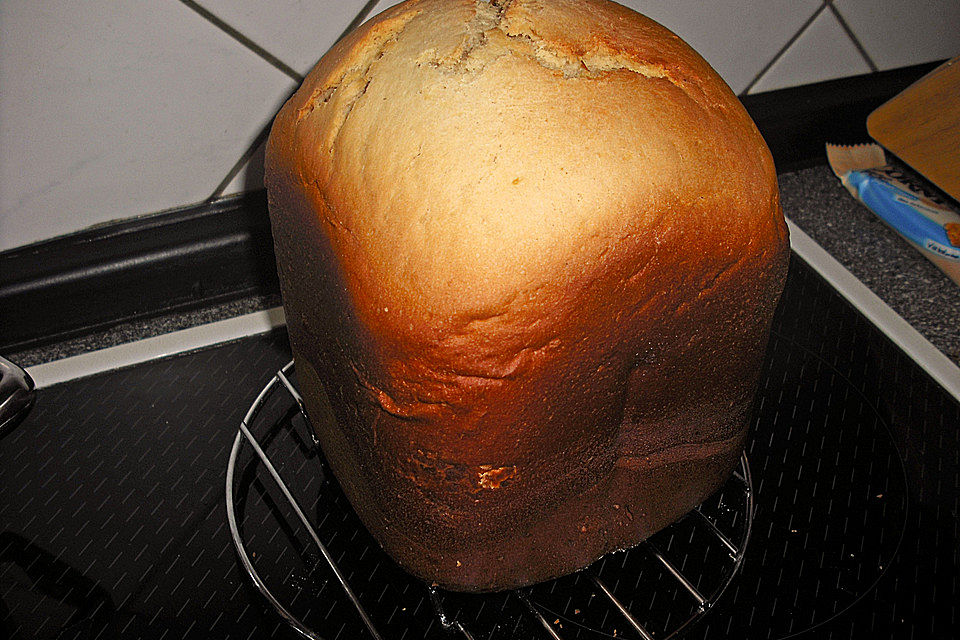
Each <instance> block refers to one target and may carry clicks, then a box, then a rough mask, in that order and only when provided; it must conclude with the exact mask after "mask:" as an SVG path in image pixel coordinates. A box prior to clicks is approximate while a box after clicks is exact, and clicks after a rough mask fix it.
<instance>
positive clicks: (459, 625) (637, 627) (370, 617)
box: [226, 361, 754, 640]
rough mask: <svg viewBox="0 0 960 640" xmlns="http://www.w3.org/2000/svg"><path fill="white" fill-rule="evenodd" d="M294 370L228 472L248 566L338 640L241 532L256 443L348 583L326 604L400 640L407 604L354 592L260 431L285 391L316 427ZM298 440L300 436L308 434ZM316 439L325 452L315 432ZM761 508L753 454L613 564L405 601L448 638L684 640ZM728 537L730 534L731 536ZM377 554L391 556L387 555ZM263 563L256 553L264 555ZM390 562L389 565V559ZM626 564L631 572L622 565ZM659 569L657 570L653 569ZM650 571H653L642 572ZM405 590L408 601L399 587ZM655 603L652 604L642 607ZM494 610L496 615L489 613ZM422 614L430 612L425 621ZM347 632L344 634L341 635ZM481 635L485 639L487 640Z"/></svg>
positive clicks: (238, 444) (274, 388) (253, 414)
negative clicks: (290, 594) (511, 611)
mask: <svg viewBox="0 0 960 640" xmlns="http://www.w3.org/2000/svg"><path fill="white" fill-rule="evenodd" d="M293 370H294V363H293V361H291V362H289V363H287V364H286V365H285V366H284V367H283V368H282V369H280V370H279V371H277V373H276V374H275V375H274V376H273V377H272V378H271V379H270V381H269V382H268V383H267V384H266V386H265V387H264V388H263V390H262V391H261V392H260V394H259V395H258V396H257V398H256V400H254V402H253V404H252V405H251V406H250V408H249V409H248V411H247V413H246V415H245V417H244V418H243V421H242V422H241V424H240V428H239V430H238V432H237V435H236V438H235V439H234V443H233V447H232V449H231V451H230V456H229V459H228V463H227V474H226V508H227V520H228V524H229V527H230V533H231V535H232V537H233V542H234V546H235V547H236V551H237V554H238V558H239V560H240V563H241V564H242V566H243V568H244V569H245V571H246V572H247V574H248V575H249V576H250V579H251V580H252V581H253V584H254V585H255V586H256V587H257V589H258V590H259V591H260V593H262V594H263V596H264V597H265V598H266V599H267V601H268V602H269V603H270V604H271V605H272V606H273V607H274V608H275V609H276V611H277V612H278V613H279V615H280V616H281V617H282V618H283V619H284V620H285V621H286V622H287V623H288V624H289V625H290V626H291V627H292V628H293V629H294V630H295V631H297V632H298V633H299V634H300V635H301V636H303V637H305V638H312V639H317V640H330V636H329V635H326V636H325V635H321V633H320V632H318V631H317V629H316V628H314V627H312V626H311V625H310V624H308V623H307V622H306V621H305V620H303V619H301V616H299V615H296V614H295V613H294V612H292V611H291V607H290V603H289V602H281V599H282V598H279V597H277V596H276V595H275V594H274V590H275V589H271V587H270V586H268V584H267V583H268V580H266V579H264V578H263V577H262V576H261V574H260V572H259V571H258V569H257V568H256V567H255V563H254V561H253V560H252V559H251V554H250V553H249V552H248V550H247V542H245V540H244V536H243V534H242V533H241V525H240V522H239V519H238V517H237V507H238V506H239V503H241V502H242V501H243V500H244V499H245V498H244V497H243V496H242V495H240V494H238V493H237V492H235V487H236V485H237V482H236V475H237V472H236V470H237V467H238V458H239V455H240V452H241V448H242V446H243V444H244V442H246V443H248V444H249V446H250V448H251V449H252V451H253V453H254V455H255V458H252V459H251V464H255V465H263V468H264V469H265V470H266V472H267V473H268V474H269V476H270V477H271V478H272V479H273V481H274V482H275V483H276V486H277V488H278V489H279V490H280V491H281V493H282V495H283V497H284V498H285V500H286V501H287V502H288V503H289V506H290V508H291V509H292V511H293V514H294V515H295V517H296V520H298V521H299V522H300V524H301V525H302V527H303V529H304V530H305V531H306V533H307V535H308V536H309V538H310V540H311V541H312V544H313V546H314V547H315V548H316V549H317V550H318V551H319V553H320V555H321V557H322V562H321V561H319V560H318V561H317V564H318V565H323V571H325V572H327V573H326V575H329V576H332V580H331V582H332V583H333V584H335V585H339V589H336V588H332V589H328V590H325V591H324V594H325V597H328V598H334V599H338V600H342V601H344V602H348V603H349V605H351V606H352V608H353V610H354V613H353V614H352V615H353V616H354V617H355V618H356V619H357V620H359V621H360V622H361V623H362V627H361V628H363V629H365V630H366V633H367V634H368V635H369V637H372V638H374V639H376V640H380V639H382V638H387V637H391V636H392V635H393V633H391V632H396V631H397V629H398V627H397V624H396V621H395V618H397V616H395V614H396V613H397V611H400V610H401V609H402V610H403V611H404V612H406V611H407V608H406V607H401V605H400V603H397V604H395V605H394V607H393V613H390V615H389V616H383V615H381V616H379V618H378V616H377V615H376V614H373V613H371V612H370V611H368V607H367V606H366V605H365V602H364V598H365V596H364V594H363V593H358V592H357V590H355V589H354V587H353V586H352V585H351V576H352V575H354V573H355V572H353V571H351V568H350V567H349V566H346V567H345V566H342V565H343V562H342V557H343V556H342V554H341V558H340V559H338V558H337V557H335V554H333V553H331V551H330V550H329V549H328V545H327V544H325V543H324V542H323V540H322V539H321V536H320V535H319V534H318V531H317V527H316V526H315V525H314V524H313V523H312V522H311V521H310V519H309V518H308V517H307V516H306V514H305V512H304V510H303V508H302V507H301V506H300V504H299V503H298V502H297V500H296V499H295V498H294V496H293V494H292V493H291V491H290V488H289V486H288V485H287V484H286V483H285V482H284V480H283V479H282V478H281V476H280V473H279V472H278V470H277V466H276V465H275V464H274V463H273V462H272V461H271V459H270V457H269V456H268V455H267V453H265V451H264V448H263V447H262V446H261V444H260V442H259V441H258V439H257V437H256V436H255V435H254V433H253V429H254V428H255V427H256V426H258V425H257V420H258V417H259V415H260V413H261V410H262V408H263V407H264V405H265V403H266V402H267V400H268V398H271V397H275V396H274V394H276V393H277V392H281V389H282V390H285V391H286V392H287V394H288V395H289V398H288V399H287V401H286V402H287V404H289V403H290V401H292V402H294V403H295V405H296V408H295V409H294V407H290V409H291V410H294V411H298V412H299V413H300V414H301V415H302V416H303V418H304V419H306V413H305V411H304V408H303V401H302V399H301V397H300V394H299V393H298V391H297V389H296V387H295V385H294V383H293V382H292V381H291V374H292V372H293ZM307 424H309V423H307ZM273 426H274V427H275V426H276V425H273ZM286 428H287V429H288V430H291V431H292V430H295V429H296V427H295V426H294V425H293V423H292V422H290V423H288V424H287V426H286ZM289 435H293V436H295V437H297V438H300V435H299V434H293V433H291V434H289ZM309 435H310V439H311V442H312V443H313V446H314V447H316V441H315V440H314V439H313V433H312V430H311V431H310V434H309ZM341 504H342V501H341V502H332V503H330V504H329V505H326V508H331V509H340V508H343V507H342V506H340V505H341ZM753 509H754V503H753V489H752V481H751V477H750V468H749V464H748V462H747V458H746V456H745V455H743V456H742V457H741V459H740V466H739V468H738V470H737V471H735V472H734V474H733V477H732V478H731V479H730V481H729V482H728V483H727V485H726V486H725V487H724V488H723V489H721V491H720V492H718V494H715V496H713V497H712V498H711V499H709V500H708V501H706V502H705V503H704V504H702V505H700V506H699V507H697V508H696V509H694V510H693V511H691V512H690V514H688V515H687V516H686V517H684V518H683V519H682V520H681V521H680V522H679V523H675V524H674V525H671V527H668V528H667V529H666V530H664V531H662V532H660V533H658V534H657V535H655V536H653V537H652V538H650V539H648V540H647V541H645V542H644V543H642V544H641V545H639V546H638V547H636V548H635V549H633V550H629V551H623V552H619V553H618V554H612V555H610V556H607V557H606V558H604V559H602V560H601V561H599V562H598V563H595V565H592V566H591V567H588V568H586V569H584V570H583V571H581V572H578V573H577V574H574V576H570V577H568V578H562V579H559V580H554V581H551V582H548V583H544V584H540V585H535V586H533V587H528V588H524V589H518V590H515V591H512V592H508V593H506V594H497V595H491V596H472V599H471V596H461V595H460V594H451V593H447V592H444V591H443V590H440V589H437V588H435V587H430V586H428V585H426V584H423V583H419V582H418V581H416V580H415V579H413V578H408V581H409V583H410V584H407V585H404V587H403V590H402V593H403V594H407V593H415V592H418V591H419V593H420V595H419V601H418V602H417V604H416V606H415V607H413V606H411V609H414V611H413V613H412V614H410V613H407V614H406V615H407V616H408V617H409V616H411V615H419V616H420V617H421V618H422V617H423V616H431V617H432V619H431V620H429V621H427V622H426V623H425V627H423V626H422V627H419V628H420V629H421V631H422V630H423V629H424V628H425V629H427V630H434V631H436V630H442V631H444V632H446V634H453V636H454V637H461V638H466V639H468V640H473V639H474V638H479V637H493V636H495V632H496V631H498V630H499V632H500V633H501V635H500V636H496V637H504V634H507V636H508V637H509V636H511V635H515V634H516V633H515V632H516V629H518V628H520V626H522V625H527V626H526V627H525V629H526V630H527V631H526V632H525V634H524V637H531V635H530V634H531V633H539V634H540V636H541V637H544V638H552V639H554V640H558V639H561V638H596V637H629V636H630V635H632V636H634V637H638V638H641V639H643V640H653V639H654V638H657V639H658V640H659V639H660V638H673V637H677V636H678V635H680V634H681V633H682V632H683V631H684V630H686V629H688V628H689V626H690V625H691V624H693V623H695V622H696V621H697V620H698V619H700V618H701V617H702V616H704V615H705V614H706V613H707V611H708V610H709V609H710V608H711V607H712V606H713V605H714V604H715V603H716V602H717V600H718V599H719V598H720V596H721V595H722V594H723V592H724V591H725V590H726V588H727V586H728V585H729V584H730V582H731V581H732V579H733V577H734V575H735V574H736V573H737V571H738V570H739V568H740V565H741V563H742V562H743V558H744V555H745V552H746V547H747V543H748V542H749V539H750V532H751V523H752V520H753ZM277 517H278V518H279V517H281V516H277ZM325 520H326V518H324V521H325ZM267 526H276V527H281V526H287V527H288V528H289V523H282V522H275V523H272V524H271V525H267ZM724 529H726V530H727V531H726V533H725V532H724ZM271 539H272V538H271ZM373 553H380V554H383V552H382V551H380V550H379V549H377V550H376V551H374V552H373ZM364 554H366V551H364ZM253 555H256V552H254V554H253ZM383 555H384V558H385V554H383ZM678 559H679V560H678ZM385 562H389V560H385ZM618 564H619V565H621V566H620V567H617V565H618ZM651 564H652V565H654V567H653V568H651V566H650V565H651ZM381 565H382V562H378V564H377V565H376V566H377V567H379V566H381ZM641 565H642V567H643V568H642V569H640V568H638V567H641ZM375 571H376V568H375V569H374V572H375ZM627 574H629V579H628V575H627ZM651 575H656V576H658V577H657V579H656V580H649V579H648V576H651ZM371 577H372V576H371ZM631 580H635V581H636V585H635V586H634V587H633V588H630V587H629V586H628V583H629V582H630V581H631ZM386 591H387V590H386V588H385V589H384V590H383V592H381V594H380V599H379V600H378V601H377V602H378V603H379V602H380V601H382V600H383V594H384V593H386ZM397 591H398V593H399V589H398V590H397ZM671 592H673V596H672V599H671V596H669V595H666V596H664V595H662V594H669V593H671ZM651 594H652V595H651ZM640 596H643V597H640ZM648 596H649V597H650V599H649V606H647V605H642V604H641V603H643V602H645V597H648ZM658 596H659V600H658ZM411 597H412V596H411ZM511 598H512V599H513V600H511ZM423 601H427V602H429V605H430V606H429V607H421V604H420V603H422V602H423ZM371 602H372V600H371ZM412 602H413V601H412V600H411V603H412ZM511 602H512V603H514V604H516V603H519V605H518V606H516V610H517V611H518V612H519V613H518V614H517V618H518V619H517V620H516V621H515V622H511V623H510V624H504V623H502V620H501V618H502V614H499V613H498V614H497V616H495V617H494V619H495V622H493V623H492V624H493V627H492V629H493V630H492V631H491V630H490V629H488V628H486V627H484V626H483V624H482V620H483V616H484V615H486V616H487V617H488V618H489V617H490V614H489V611H490V610H491V609H492V608H495V606H499V607H500V609H501V611H506V610H507V608H508V605H509V604H510V603H511ZM491 603H494V604H491ZM488 605H489V606H488ZM485 607H486V611H487V612H488V613H486V614H483V613H482V612H483V611H484V609H485ZM347 608H349V607H347ZM581 608H582V609H583V610H584V611H585V612H586V610H587V609H589V612H586V613H590V614H591V615H592V614H593V613H594V612H596V615H592V622H591V621H587V620H585V619H583V617H584V616H582V615H580V614H581ZM332 609H333V607H331V610H332ZM421 609H423V613H420V611H421ZM611 614H612V616H611ZM400 617H402V616H400ZM523 618H525V619H523ZM616 620H619V621H620V622H619V623H618V622H616ZM421 622H422V620H421ZM434 622H436V623H437V624H434ZM619 624H623V625H625V626H624V627H623V629H622V631H618V629H620V627H619V626H617V625H619ZM511 625H512V627H511ZM565 625H566V626H565ZM488 626H489V625H488ZM511 628H512V629H513V631H514V633H512V632H511ZM531 630H535V631H532V632H531ZM611 630H612V631H611ZM342 631H343V629H342V628H341V629H340V630H339V631H336V633H340V632H342ZM407 631H409V629H407V628H404V629H402V630H401V631H400V632H399V633H398V635H406V634H407ZM480 631H483V632H484V633H483V635H482V636H481V635H480V634H479V632H480ZM331 633H332V632H331ZM446 634H444V635H446ZM625 634H626V635H625Z"/></svg>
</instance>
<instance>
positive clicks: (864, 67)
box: [750, 9, 870, 93]
mask: <svg viewBox="0 0 960 640" xmlns="http://www.w3.org/2000/svg"><path fill="white" fill-rule="evenodd" d="M860 73H870V66H869V64H868V63H867V60H866V59H865V58H864V57H863V55H862V54H861V53H860V51H858V50H857V47H856V46H855V45H854V44H853V42H851V40H850V38H849V37H848V36H847V34H846V32H845V31H844V30H843V27H842V26H841V25H840V22H839V21H838V20H837V17H836V16H835V15H834V13H833V12H832V11H830V10H829V9H824V10H823V11H821V12H820V13H819V14H817V17H816V18H815V19H814V20H813V22H812V23H810V26H808V27H807V28H806V29H804V30H803V31H802V32H801V33H800V35H799V36H798V37H797V39H796V41H795V42H794V43H792V44H791V45H790V47H789V48H788V49H787V50H786V51H785V52H784V53H783V55H781V56H780V57H779V58H777V59H776V61H775V62H774V63H773V64H772V65H771V66H770V68H769V69H768V70H767V72H766V73H764V74H763V75H762V76H761V77H760V78H759V79H758V80H757V82H756V84H754V85H753V87H751V88H750V93H757V92H760V91H770V90H772V89H782V88H784V87H793V86H797V85H801V84H808V83H810V82H817V81H819V80H830V79H832V78H842V77H844V76H852V75H857V74H860Z"/></svg>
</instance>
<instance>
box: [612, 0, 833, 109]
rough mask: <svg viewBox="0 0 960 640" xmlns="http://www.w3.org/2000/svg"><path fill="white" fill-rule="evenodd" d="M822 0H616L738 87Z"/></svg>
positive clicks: (744, 83) (745, 85)
mask: <svg viewBox="0 0 960 640" xmlns="http://www.w3.org/2000/svg"><path fill="white" fill-rule="evenodd" d="M821 2H822V0H766V2H764V3H763V10H762V11H757V10H756V9H755V8H754V10H749V9H750V8H749V6H748V5H750V4H756V5H759V4H760V3H745V2H743V0H712V1H710V2H703V0H675V1H673V2H664V1H662V0H626V1H623V0H621V3H622V4H626V5H627V6H629V7H631V8H633V9H636V10H637V11H639V12H640V13H643V14H645V15H647V16H649V17H651V18H653V19H654V20H656V21H657V22H659V23H660V24H662V25H663V26H665V27H667V28H668V29H670V30H671V31H673V32H674V33H676V34H677V35H678V36H680V37H681V38H683V39H684V40H686V41H687V43H688V44H689V45H690V46H692V47H693V48H694V49H696V50H697V52H698V53H700V55H702V56H703V57H704V58H706V60H707V62H709V63H710V65H711V66H712V67H713V68H714V69H716V70H717V72H718V73H719V74H720V75H721V76H723V79H724V80H726V81H727V84H729V85H730V87H731V88H732V89H733V90H734V91H735V92H737V93H741V92H742V91H743V90H744V89H746V88H747V85H748V84H749V83H750V81H751V80H753V78H754V77H755V76H756V75H757V74H758V73H759V72H760V70H761V69H763V67H764V66H766V64H767V63H768V62H770V60H771V59H772V58H773V57H774V56H775V55H776V54H777V51H779V50H780V48H781V47H782V46H783V44H784V43H785V42H787V40H789V39H790V36H792V35H793V34H795V33H796V32H797V31H798V30H799V29H800V28H801V27H802V26H803V25H804V23H805V22H806V21H807V20H808V19H809V18H810V16H812V15H813V13H814V12H815V11H816V10H817V9H818V8H819V7H820V6H821Z"/></svg>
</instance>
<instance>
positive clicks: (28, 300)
mask: <svg viewBox="0 0 960 640" xmlns="http://www.w3.org/2000/svg"><path fill="white" fill-rule="evenodd" d="M277 292H279V283H278V281H277V275H276V265H275V263H274V257H273V245H272V239H271V235H270V226H269V221H268V218H267V204H266V197H265V194H264V192H263V191H259V192H255V193H251V194H246V195H242V196H234V197H230V198H224V199H222V200H219V201H217V202H213V203H207V204H201V205H195V206H191V207H185V208H183V209H178V210H173V211H169V212H164V213H160V214H156V215H151V216H145V217H141V218H135V219H133V220H126V221H123V222H119V223H115V224H110V225H106V226H100V227H94V228H91V229H88V230H86V231H82V232H80V233H76V234H72V235H69V236H64V237H60V238H54V239H52V240H47V241H44V242H40V243H37V244H33V245H29V246H26V247H22V248H18V249H13V250H10V251H5V252H3V253H0V353H12V352H13V351H19V350H22V349H26V348H33V347H37V346H43V345H46V344H51V343H54V342H60V341H62V340H66V339H69V338H73V337H76V336H79V335H84V334H86V333H90V332H92V331H98V330H102V329H106V328H109V327H112V326H115V325H117V324H119V323H121V322H128V321H130V320H136V319H141V318H150V317H156V316H158V315H163V314H167V313H171V312H176V311H187V310H192V309H198V308H201V307H205V306H207V305H210V304H214V303H218V302H224V301H228V300H237V299H240V298H245V297H248V296H253V295H270V294H275V293H277Z"/></svg>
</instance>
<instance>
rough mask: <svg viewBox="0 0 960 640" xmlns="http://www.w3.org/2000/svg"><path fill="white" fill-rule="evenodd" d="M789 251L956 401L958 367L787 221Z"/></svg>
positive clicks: (959, 385)
mask: <svg viewBox="0 0 960 640" xmlns="http://www.w3.org/2000/svg"><path fill="white" fill-rule="evenodd" d="M787 226H788V227H789V229H790V247H791V248H792V249H793V250H794V252H795V253H796V254H797V255H798V256H800V257H801V258H802V259H803V261H804V262H806V263H807V264H808V265H810V266H811V267H812V268H813V270H814V271H816V272H817V273H819V274H820V276H821V277H823V279H824V280H826V281H827V282H828V283H830V286H832V287H833V288H834V289H836V290H837V292H838V293H839V294H840V295H841V296H843V297H844V298H846V299H847V300H848V301H849V302H850V303H851V304H852V305H853V306H854V307H856V308H857V309H859V311H860V313H862V314H863V315H864V316H865V317H866V318H867V320H869V321H870V322H871V323H872V324H873V325H874V326H876V327H877V328H878V329H879V330H880V331H882V332H883V333H884V334H885V335H886V336H887V337H888V338H890V339H891V340H893V342H894V343H895V344H896V345H897V346H898V347H900V348H901V349H902V350H903V351H904V353H906V354H907V355H908V356H909V357H910V359H912V360H913V361H914V362H916V363H917V364H918V365H920V367H921V368H922V369H923V370H924V371H926V372H927V373H928V374H929V375H930V376H931V377H932V378H933V379H934V380H936V381H937V383H938V384H939V385H940V386H941V387H943V388H944V389H945V390H946V391H947V393H949V394H950V395H952V396H953V397H954V398H956V399H957V400H958V401H960V367H958V366H957V365H956V364H955V363H954V362H953V361H952V360H950V358H948V357H947V356H946V355H944V354H943V352H941V351H940V350H939V349H937V348H936V347H935V346H934V345H933V344H932V343H931V342H930V341H929V340H927V339H926V338H924V337H923V335H921V334H920V332H919V331H917V330H916V329H914V328H913V327H912V326H911V325H910V323H909V322H907V321H906V320H904V319H903V317H902V316H901V315H900V314H898V313H897V312H896V311H894V310H893V309H892V308H891V307H890V306H889V305H888V304H887V303H886V302H884V301H883V300H881V299H880V297H879V296H878V295H877V294H875V293H874V292H873V291H871V290H870V288H869V287H867V285H865V284H863V283H862V282H860V280H858V279H857V277H856V276H855V275H853V274H852V273H850V272H849V271H848V270H847V268H846V267H844V266H843V265H842V264H841V263H840V262H839V261H837V259H836V258H834V257H833V256H831V255H830V254H829V253H827V251H826V250H825V249H823V247H821V246H820V245H818V244H817V243H816V241H814V239H813V238H811V237H810V236H808V235H807V234H806V233H805V232H804V231H803V230H802V229H801V228H800V227H798V226H797V225H796V224H794V223H793V221H792V220H790V219H787Z"/></svg>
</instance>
